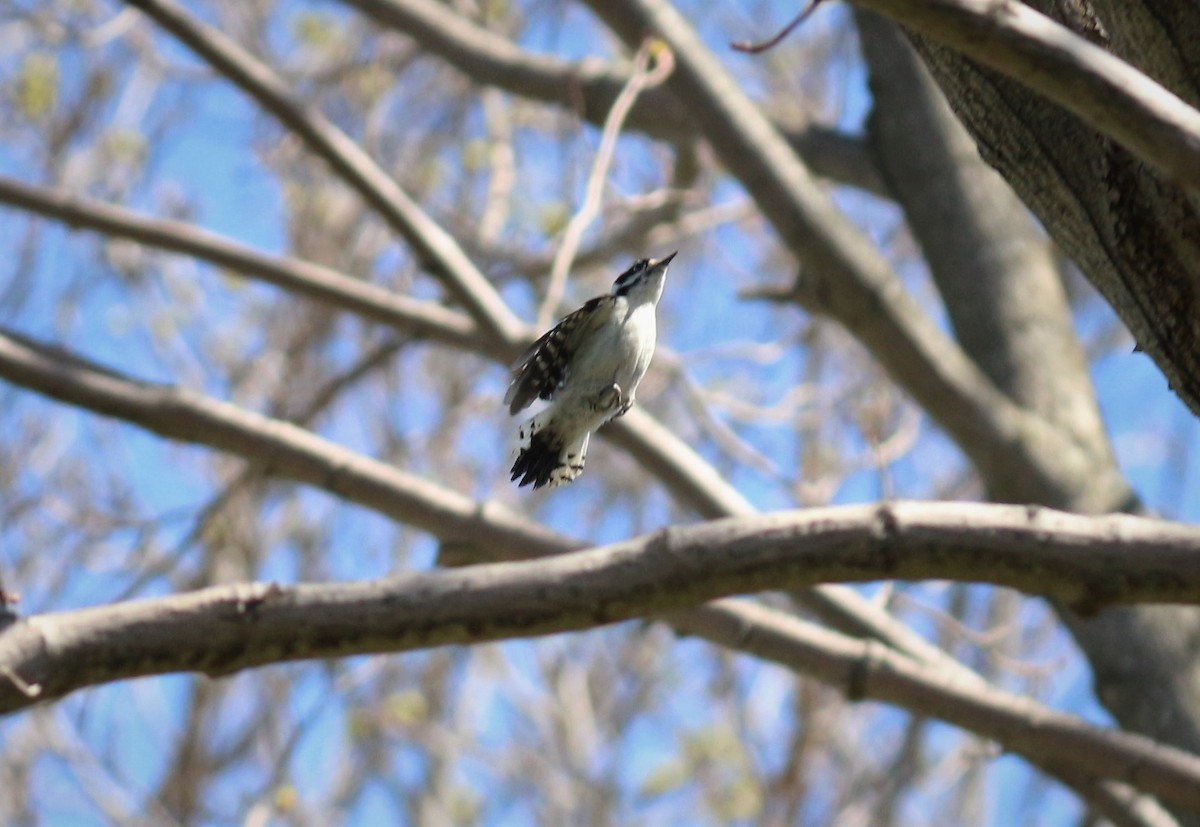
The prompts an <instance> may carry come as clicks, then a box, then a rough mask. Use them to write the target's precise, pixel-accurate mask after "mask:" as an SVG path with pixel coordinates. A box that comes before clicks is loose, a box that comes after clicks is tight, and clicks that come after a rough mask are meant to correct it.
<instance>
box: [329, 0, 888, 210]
mask: <svg viewBox="0 0 1200 827" xmlns="http://www.w3.org/2000/svg"><path fill="white" fill-rule="evenodd" d="M344 2H346V3H347V4H348V5H351V6H355V7H357V8H359V9H360V10H362V11H363V12H364V13H365V14H367V15H368V16H370V17H371V18H372V19H374V20H375V21H377V22H379V23H380V24H382V25H384V26H388V27H390V28H392V29H395V30H396V31H399V32H403V33H404V34H406V35H407V36H409V37H411V38H412V39H413V40H414V41H416V42H417V43H418V44H420V46H421V48H422V49H426V50H428V51H430V52H432V53H433V54H436V55H437V56H439V57H440V58H442V59H443V60H445V61H446V62H447V63H449V64H450V65H451V66H453V67H454V68H456V69H458V70H459V71H460V72H462V73H463V74H465V75H466V76H467V77H469V78H470V79H471V80H472V81H474V82H475V83H480V84H486V85H488V86H494V87H497V88H500V89H504V90H505V91H507V92H511V93H513V94H514V95H519V96H520V97H522V98H528V99H530V100H537V101H544V102H546V103H553V104H558V105H559V106H563V107H566V108H570V109H572V110H577V111H578V112H579V114H580V116H581V117H583V118H584V119H585V120H587V121H588V122H590V123H593V124H596V125H601V124H603V123H604V119H605V117H606V116H607V113H608V112H609V111H611V109H612V106H613V104H614V103H615V102H616V99H617V96H618V95H619V94H620V93H621V89H623V88H624V87H625V85H626V84H627V83H628V82H629V73H628V72H627V71H624V70H621V69H617V68H614V67H612V66H609V65H608V64H606V63H604V62H603V61H600V60H596V59H587V60H582V61H580V62H578V63H571V62H569V61H565V60H562V59H560V58H557V57H553V56H550V55H537V54H532V53H530V52H527V51H525V50H524V49H521V48H520V47H518V46H516V45H515V44H513V43H512V42H511V41H509V40H507V39H505V38H503V37H501V36H499V35H497V34H493V33H492V32H489V31H488V30H487V29H484V28H482V27H481V26H477V25H476V24H475V23H474V22H472V21H470V20H468V19H467V18H465V17H464V16H463V15H461V14H459V13H458V12H456V11H454V10H453V9H452V8H451V7H450V6H447V5H445V4H443V3H438V2H436V1H435V0H344ZM626 126H627V128H628V129H630V130H634V131H637V132H643V133H645V134H646V135H649V136H651V137H653V138H658V139H661V140H665V141H692V140H695V132H694V130H693V128H692V121H691V119H690V117H689V116H688V112H687V107H686V106H685V105H683V104H681V103H680V102H679V100H678V99H677V98H676V97H675V96H674V95H672V94H671V93H670V92H668V91H666V90H665V89H661V88H660V89H648V90H646V92H645V93H644V94H642V95H641V96H640V98H639V100H638V102H637V103H636V104H635V105H634V106H633V108H632V109H631V110H630V112H629V117H628V120H627V124H626ZM781 130H782V131H783V133H784V135H785V136H786V137H787V139H788V141H789V143H790V144H791V145H792V147H793V149H795V151H796V152H797V153H799V154H800V156H801V157H802V158H803V159H804V162H805V163H806V164H807V165H808V166H809V167H810V168H811V169H812V170H813V172H815V173H816V174H817V175H821V176H824V177H827V178H830V179H832V180H835V181H838V182H840V183H844V184H848V185H850V186H852V187H857V188H859V189H863V190H866V191H868V192H872V193H874V194H876V195H879V196H882V197H887V195H888V193H887V188H886V187H885V186H884V185H883V179H882V178H881V177H880V175H879V173H878V171H877V170H876V169H875V168H874V165H873V163H872V160H871V156H870V153H869V152H867V151H866V150H865V147H864V146H863V143H862V141H861V140H859V139H858V138H855V137H852V136H849V135H846V134H845V133H842V132H838V131H837V130H834V129H828V128H824V127H821V126H818V125H815V124H809V125H806V126H804V127H802V128H798V129H796V128H786V127H781Z"/></svg>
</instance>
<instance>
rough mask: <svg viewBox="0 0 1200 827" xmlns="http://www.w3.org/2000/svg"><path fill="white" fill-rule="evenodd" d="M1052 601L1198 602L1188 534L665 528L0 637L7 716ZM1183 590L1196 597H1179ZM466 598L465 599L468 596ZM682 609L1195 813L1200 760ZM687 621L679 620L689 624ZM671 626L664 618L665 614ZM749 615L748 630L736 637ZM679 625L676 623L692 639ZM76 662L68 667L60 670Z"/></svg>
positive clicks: (987, 692)
mask: <svg viewBox="0 0 1200 827" xmlns="http://www.w3.org/2000/svg"><path fill="white" fill-rule="evenodd" d="M977 571H982V572H983V573H984V576H985V577H987V578H988V579H991V580H993V581H995V582H1002V583H1006V584H1009V585H1013V584H1015V585H1024V586H1026V587H1027V588H1032V589H1035V590H1037V591H1045V590H1049V591H1051V592H1053V593H1057V594H1059V595H1060V596H1064V597H1067V596H1070V597H1076V598H1078V597H1082V596H1088V595H1089V594H1090V595H1092V596H1094V595H1095V594H1098V593H1104V596H1105V597H1106V598H1109V597H1114V596H1116V597H1119V598H1121V599H1129V598H1132V597H1135V596H1139V597H1140V596H1147V597H1150V596H1153V597H1159V596H1162V595H1167V596H1170V597H1188V598H1189V599H1191V600H1193V601H1200V530H1197V529H1195V528H1191V527H1186V526H1181V525H1178V524H1173V523H1166V522H1162V521H1157V520H1147V519H1142V518H1136V517H1130V516H1124V515H1119V516H1108V517H1081V516H1077V515H1071V514H1066V513H1061V512H1050V511H1046V510H1040V509H1027V508H1023V507H1020V506H997V505H984V504H971V503H894V504H891V505H881V506H850V507H842V508H827V509H810V510H805V511H795V512H785V513H780V514H773V515H769V516H761V517H754V518H748V519H737V520H720V521H715V522H711V523H703V524H700V525H696V526H691V527H687V528H671V529H665V530H662V531H658V532H655V533H652V534H649V535H645V536H643V537H640V538H637V539H635V540H630V541H627V542H624V543H619V544H616V545H613V546H606V547H603V548H598V549H592V550H588V551H582V552H576V553H572V554H566V555H561V556H558V557H554V558H550V559H540V560H530V561H523V562H514V563H494V564H487V565H479V566H468V567H465V568H461V569H454V570H443V571H434V572H426V573H415V574H407V575H403V576H399V577H394V578H389V579H387V580H384V581H378V582H367V583H346V584H325V585H298V586H286V587H285V586H279V585H275V584H249V585H238V586H232V587H217V588H210V589H205V590H202V591H199V592H194V593H191V594H186V595H179V596H173V597H167V598H160V599H154V600H146V601H137V602H132V603H126V604H122V605H119V606H114V607H105V608H95V609H85V610H81V611H76V612H68V613H61V614H50V615H42V616H38V617H35V618H31V619H28V620H23V621H17V622H16V623H15V624H13V625H12V626H10V627H9V628H8V629H6V630H5V631H4V632H2V633H0V673H3V674H12V675H16V676H19V678H20V681H21V684H22V686H23V687H24V690H23V691H22V689H21V687H19V686H17V685H16V684H15V683H13V682H11V681H3V682H0V710H2V711H12V710H14V709H19V708H23V707H25V706H28V705H29V704H30V703H32V702H33V701H34V697H31V695H33V696H36V698H38V699H43V698H52V697H59V696H61V695H63V694H65V693H67V692H69V691H72V690H73V689H76V688H79V687H80V686H85V685H90V684H95V683H99V682H104V681H109V680H116V679H120V678H127V677H134V676H138V675H147V674H161V673H164V672H168V671H179V670H198V671H204V672H207V673H209V674H214V675H223V674H228V673H230V672H233V671H237V670H241V669H245V668H250V667H254V666H261V665H265V664H269V663H275V662H278V661H280V660H295V659H301V658H315V657H330V656H345V655H350V654H363V653H375V652H394V651H403V650H409V649H417V648H428V647H431V646H440V645H446V644H461V643H476V642H481V641H490V640H500V639H505V638H510V637H528V636H532V635H542V634H551V633H557V632H564V631H574V630H581V629H590V628H594V627H596V626H601V625H605V624H609V623H615V622H619V621H622V620H629V619H633V618H638V617H646V616H652V615H662V614H663V613H669V612H673V611H677V610H683V609H691V608H692V607H694V606H695V605H696V604H697V603H700V602H702V601H705V600H710V599H713V598H716V597H720V596H722V595H731V594H736V593H739V592H747V591H758V590H762V589H775V588H796V587H801V586H805V585H811V584H812V583H814V582H816V581H818V580H824V579H830V578H833V577H846V578H849V579H856V580H857V579H870V578H877V577H879V576H886V577H890V576H894V575H900V576H902V577H905V576H927V575H929V574H933V575H935V576H942V575H950V576H954V575H955V574H956V573H959V574H967V573H969V576H970V579H972V580H974V579H977V577H976V574H975V572H977ZM1187 583H1191V586H1190V587H1188V586H1186V585H1185V584H1187ZM464 595H469V596H470V599H469V600H465V599H463V598H464ZM733 602H734V601H727V600H721V601H719V602H717V603H715V604H710V605H709V606H704V607H701V608H700V609H699V610H697V611H695V612H693V613H691V614H695V615H696V617H697V619H703V615H704V613H705V612H708V611H717V612H718V613H720V616H719V617H718V618H716V620H718V621H720V622H724V623H726V624H730V623H732V624H736V626H735V628H736V629H737V631H738V634H740V635H741V636H742V637H743V643H742V647H741V648H744V649H746V650H748V651H753V652H755V653H756V654H763V655H764V656H766V657H769V658H770V659H772V660H779V659H780V657H781V654H783V653H781V652H780V651H779V650H778V649H777V648H775V647H779V646H781V645H782V646H783V647H790V649H791V651H790V652H788V653H787V654H786V657H788V659H789V660H796V661H800V662H803V663H804V664H805V667H804V668H805V669H806V671H809V672H810V673H812V674H814V675H817V676H818V677H820V678H821V679H822V680H825V681H827V682H829V683H832V684H834V685H836V686H839V687H843V688H844V689H845V690H846V691H847V692H848V693H849V694H850V696H851V697H852V698H856V699H857V698H874V699H879V700H886V701H888V702H896V703H900V704H901V705H902V706H904V707H905V708H907V709H911V710H913V711H915V712H917V713H918V714H927V715H931V716H934V717H938V718H940V719H943V720H947V721H950V722H952V723H955V724H958V725H961V726H964V727H966V728H967V729H970V730H972V731H975V732H979V733H980V734H983V735H985V736H987V737H992V738H996V739H997V740H999V741H1000V742H1001V743H1002V744H1004V745H1005V746H1006V747H1008V748H1011V749H1014V750H1018V751H1020V752H1022V753H1023V754H1029V755H1031V756H1036V758H1037V760H1039V761H1061V762H1064V763H1066V764H1067V765H1068V766H1070V767H1072V768H1075V769H1078V770H1082V771H1085V772H1088V773H1092V774H1095V775H1099V776H1102V777H1107V778H1114V779H1116V780H1120V781H1122V782H1125V783H1129V784H1131V785H1133V786H1136V787H1138V788H1139V789H1143V790H1145V791H1147V792H1151V793H1153V794H1155V795H1157V796H1159V797H1161V798H1162V800H1163V801H1164V802H1168V803H1172V804H1175V805H1178V806H1182V807H1192V808H1198V809H1200V758H1197V757H1196V756H1192V755H1189V754H1187V753H1184V752H1182V751H1179V750H1175V749H1171V748H1168V747H1164V746H1162V745H1160V744H1156V743H1155V742H1153V741H1151V740H1149V739H1147V738H1144V737H1141V736H1136V735H1129V734H1127V733H1121V732H1103V731H1101V730H1098V729H1096V728H1094V727H1091V726H1088V725H1086V724H1083V723H1081V722H1080V721H1079V720H1078V719H1076V718H1074V717H1072V716H1069V715H1064V714H1060V713H1056V712H1053V711H1050V710H1048V709H1045V708H1043V707H1040V706H1039V705H1037V704H1035V703H1033V702H1031V701H1029V700H1028V699H1027V698H1024V697H1019V696H1014V695H1010V694H1008V693H1004V692H1001V691H999V690H996V689H992V688H988V687H985V686H982V685H981V684H980V683H979V682H977V681H970V680H968V681H958V680H955V679H953V678H952V677H951V678H949V679H948V676H947V675H946V673H945V672H943V671H941V670H940V669H938V668H936V667H930V666H928V665H924V664H918V663H916V662H914V661H912V660H911V659H909V658H907V657H904V656H902V655H899V654H898V653H895V652H893V651H891V650H888V649H887V648H886V647H883V646H881V645H880V644H878V643H877V642H866V643H864V642H862V641H854V640H850V639H847V638H845V637H844V636H842V635H839V634H837V633H836V632H830V631H826V630H822V629H819V628H817V627H814V626H812V625H811V624H806V623H803V622H802V621H799V620H795V619H791V618H786V617H785V616H782V615H780V614H778V613H773V612H770V611H769V610H763V609H762V608H761V607H758V606H755V605H753V604H745V603H744V602H738V603H737V605H739V606H740V608H741V611H740V612H739V613H728V612H723V609H724V607H725V606H726V605H728V604H730V603H733ZM689 616H691V615H690V614H689ZM677 617H678V616H677V615H671V616H669V617H668V618H667V619H669V620H675V619H676V618H677ZM739 618H741V619H749V620H752V621H753V622H751V623H749V624H748V625H742V624H741V623H740V622H739ZM686 627H687V618H686V617H685V618H684V624H683V628H684V629H685V630H686ZM68 663H69V664H71V668H69V669H68V668H65V664H68Z"/></svg>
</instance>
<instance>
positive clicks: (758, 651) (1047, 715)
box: [671, 599, 1200, 810]
mask: <svg viewBox="0 0 1200 827" xmlns="http://www.w3.org/2000/svg"><path fill="white" fill-rule="evenodd" d="M713 609H719V610H721V611H722V612H723V614H722V615H721V616H719V617H718V616H711V617H708V616H706V613H707V612H709V611H710V610H713ZM691 615H693V616H701V617H705V619H706V620H707V621H709V622H708V624H707V626H706V632H707V634H706V635H705V637H706V638H708V639H709V640H712V639H714V637H717V636H718V635H719V634H720V632H719V631H718V630H719V629H722V627H723V632H724V634H725V635H726V636H727V637H728V638H730V639H733V640H738V641H739V645H738V648H739V649H740V650H741V651H744V652H748V653H750V654H753V655H755V656H757V657H760V658H762V659H764V660H770V661H775V662H776V663H789V664H793V663H802V664H804V666H803V667H802V668H801V671H803V672H805V673H806V674H808V675H811V676H812V677H814V678H817V679H818V680H820V681H823V682H825V683H828V684H830V685H832V686H837V687H841V688H843V691H845V692H846V694H847V695H848V697H850V698H851V699H855V700H859V699H861V700H877V701H883V702H885V703H891V704H896V705H898V706H901V707H903V708H905V709H908V710H911V711H912V712H914V713H916V714H924V715H928V716H930V717H932V718H937V719H939V720H943V721H946V722H948V723H951V724H954V725H955V726H958V727H961V728H963V729H966V730H969V731H971V732H976V733H979V734H980V735H983V736H985V737H988V738H992V739H994V740H996V741H997V742H998V743H999V744H1000V745H1001V746H1002V747H1003V748H1004V749H1006V750H1010V751H1012V752H1015V753H1018V754H1020V755H1022V756H1026V757H1028V759H1029V760H1030V761H1031V762H1032V763H1034V764H1035V765H1037V766H1040V767H1043V768H1046V769H1047V771H1049V772H1055V771H1061V769H1062V767H1068V768H1070V769H1073V770H1076V771H1080V770H1082V771H1085V772H1086V773H1087V774H1089V775H1094V776H1100V777H1104V778H1111V779H1113V780H1117V781H1121V782H1123V783H1127V784H1129V785H1130V786H1133V787H1136V788H1138V789H1140V790H1143V791H1145V792H1149V793H1153V794H1155V795H1157V796H1158V797H1159V798H1160V799H1161V800H1162V801H1163V803H1166V804H1171V803H1177V804H1179V805H1180V806H1183V807H1189V808H1191V809H1193V810H1196V809H1200V783H1198V781H1197V776H1196V775H1195V773H1196V771H1197V770H1200V759H1198V758H1197V757H1196V756H1194V755H1192V754H1191V753H1188V752H1184V751H1183V750H1179V749H1176V748H1175V747H1170V746H1166V745H1164V744H1162V743H1160V742H1156V741H1154V740H1152V739H1149V738H1146V737H1144V736H1141V735H1133V734H1130V733H1127V732H1111V733H1109V732H1106V733H1105V734H1104V741H1103V743H1101V742H1100V741H1098V740H1095V739H1093V738H1092V737H1091V736H1092V735H1094V734H1096V733H1097V732H1098V730H1096V729H1095V728H1093V727H1091V726H1090V725H1088V724H1085V723H1083V722H1081V721H1079V720H1078V719H1075V718H1072V717H1070V716H1067V715H1063V714H1062V713H1059V712H1055V711H1052V710H1050V709H1048V708H1046V707H1044V706H1042V705H1040V704H1038V703H1037V702H1035V701H1032V700H1030V699H1029V698H1026V697H1023V696H1018V695H1011V694H1009V693H1006V692H1002V691H1000V690H997V689H992V688H988V689H984V690H981V691H976V690H975V688H973V687H972V686H971V685H970V684H969V683H961V682H959V681H958V680H957V679H954V678H948V677H947V676H946V675H945V673H943V672H941V671H940V670H939V669H938V668H936V667H930V666H926V665H922V664H917V663H914V662H913V661H911V660H908V659H906V658H903V657H897V656H896V655H894V654H892V653H889V652H885V651H883V648H882V647H881V646H880V645H879V644H878V643H876V642H874V641H863V640H857V639H854V638H847V637H844V636H842V635H839V634H838V633H836V632H831V631H829V630H828V629H824V628H822V627H820V626H817V625H815V624H811V623H805V622H804V621H803V620H801V619H799V618H796V617H790V616H787V615H783V614H780V613H778V612H771V611H770V610H769V609H766V608H764V607H763V606H761V605H760V604H757V603H753V602H751V601H747V600H732V599H727V600H718V601H714V602H712V603H708V604H706V605H704V606H701V607H700V608H698V609H696V610H694V611H693V612H692V613H691ZM671 620H672V622H675V623H676V626H677V627H678V626H679V624H678V622H676V616H672V617H671ZM793 668H795V667H793ZM1109 736H1111V738H1110V737H1109ZM1134 744H1140V745H1142V746H1140V747H1134V746H1133V745H1134ZM1130 747H1132V748H1133V749H1134V750H1135V752H1136V754H1137V755H1138V756H1139V757H1134V755H1133V754H1130V753H1128V752H1126V749H1127V748H1130ZM1093 749H1094V750H1096V751H1095V752H1091V751H1092V750H1093ZM1084 752H1089V753H1090V754H1088V755H1083V754H1082V753H1084ZM1102 754H1103V755H1105V756H1106V757H1105V758H1101V755H1102ZM1118 755H1120V756H1121V757H1117V756H1118ZM1140 756H1146V757H1147V758H1148V759H1149V760H1151V761H1154V762H1156V763H1157V761H1158V760H1159V759H1160V758H1165V757H1166V756H1171V757H1170V758H1169V759H1167V760H1168V761H1169V762H1170V764H1171V766H1173V767H1174V768H1175V769H1172V770H1170V774H1171V776H1173V780H1172V781H1169V782H1168V781H1167V776H1166V775H1159V772H1158V770H1157V769H1151V768H1150V765H1149V764H1145V765H1143V764H1142V763H1141V761H1142V760H1143V759H1142V758H1141V757H1140ZM1151 756H1157V757H1151ZM1109 757H1111V758H1112V759H1113V760H1112V761H1111V762H1110V761H1109V760H1108V759H1109Z"/></svg>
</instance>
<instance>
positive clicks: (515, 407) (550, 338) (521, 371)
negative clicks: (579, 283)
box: [504, 296, 613, 414]
mask: <svg viewBox="0 0 1200 827" xmlns="http://www.w3.org/2000/svg"><path fill="white" fill-rule="evenodd" d="M612 308H613V298H612V296H597V297H596V298H594V299H591V300H589V301H588V302H586V303H585V304H584V305H583V307H580V308H579V309H578V310H576V311H575V312H574V313H572V314H571V315H569V316H567V317H565V318H564V319H563V320H562V321H560V322H559V323H558V324H556V325H555V326H554V327H552V328H551V329H550V330H548V331H547V332H546V333H545V334H543V335H542V337H541V338H540V339H538V340H537V341H536V342H534V343H533V344H532V345H530V346H529V349H528V350H526V351H525V352H524V353H522V354H521V357H520V358H519V359H517V361H516V362H514V363H513V366H512V371H513V380H512V384H510V385H509V386H508V392H507V393H505V394H504V404H506V405H508V412H509V413H510V414H515V413H516V412H517V411H519V410H521V409H522V408H525V407H528V406H529V405H531V404H533V400H535V399H552V398H553V397H554V393H555V391H557V390H558V389H559V388H561V387H562V386H563V383H564V382H566V381H567V372H568V368H569V365H570V364H571V357H572V356H573V355H574V354H575V351H576V349H578V347H579V344H580V342H582V341H584V340H585V339H586V338H587V334H588V333H589V332H590V331H592V330H595V329H596V327H597V326H598V325H601V324H603V323H604V322H605V321H606V320H607V319H608V317H609V316H610V315H611V314H612Z"/></svg>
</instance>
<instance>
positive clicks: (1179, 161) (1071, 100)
mask: <svg viewBox="0 0 1200 827" xmlns="http://www.w3.org/2000/svg"><path fill="white" fill-rule="evenodd" d="M852 2H853V3H855V5H858V6H862V7H863V8H866V9H871V10H873V11H877V12H879V13H880V14H884V15H887V16H888V17H890V18H892V19H893V20H895V21H897V22H898V23H902V24H903V25H905V26H908V27H909V28H911V29H913V30H914V31H917V32H920V33H922V34H924V35H928V36H929V37H932V38H935V39H937V40H940V41H942V42H944V43H946V44H947V45H949V46H951V47H952V48H954V49H957V50H959V51H961V52H962V53H963V54H965V55H966V56H968V57H970V58H971V59H972V60H976V61H978V62H980V63H982V64H984V65H986V66H990V67H992V68H993V69H996V70H997V71H1000V72H1003V73H1004V74H1006V75H1009V76H1011V77H1013V78H1015V79H1016V80H1019V81H1021V82H1022V83H1024V84H1026V85H1027V86H1029V87H1030V88H1032V89H1035V90H1037V91H1038V92H1040V93H1041V94H1043V95H1045V96H1046V97H1048V98H1050V99H1051V100H1053V101H1054V102H1055V103H1057V104H1059V105H1060V106H1062V107H1064V108H1065V109H1067V110H1069V111H1071V112H1073V113H1074V114H1075V115H1077V116H1078V117H1080V118H1081V119H1082V120H1084V121H1085V122H1086V123H1088V124H1090V125H1091V126H1093V127H1094V128H1096V129H1097V130H1099V131H1100V132H1103V133H1104V134H1105V135H1108V136H1110V137H1112V138H1113V139H1115V140H1116V141H1117V142H1118V143H1120V144H1122V145H1124V146H1125V147H1126V148H1127V149H1129V150H1130V151H1131V152H1133V153H1134V154H1135V155H1137V156H1138V157H1140V158H1141V159H1142V160H1143V161H1146V162H1147V163H1150V164H1153V165H1154V166H1156V167H1158V168H1159V169H1161V170H1163V171H1164V172H1166V173H1167V174H1168V175H1169V176H1171V177H1172V178H1174V179H1175V180H1176V181H1178V182H1179V183H1181V184H1183V185H1184V186H1185V187H1188V188H1189V189H1191V190H1192V191H1193V192H1196V191H1198V190H1200V112H1197V111H1196V110H1195V109H1193V108H1192V107H1191V106H1189V105H1188V104H1187V103H1186V102H1185V101H1183V100H1182V99H1181V98H1179V97H1178V96H1176V95H1175V94H1174V93H1173V92H1171V91H1170V90H1168V89H1166V88H1164V87H1163V86H1161V85H1159V84H1158V83H1156V82H1155V81H1154V80H1152V79H1151V78H1149V77H1147V76H1146V75H1145V74H1143V73H1142V72H1140V71H1138V70H1137V69H1135V68H1134V67H1132V66H1130V65H1129V64H1128V63H1126V62H1125V61H1123V60H1121V59H1120V58H1118V57H1116V56H1115V55H1112V54H1110V53H1109V52H1106V51H1105V50H1104V49H1102V48H1101V47H1099V46H1096V45H1094V44H1092V43H1089V42H1088V41H1087V40H1086V39H1084V38H1083V37H1080V36H1079V35H1077V34H1075V33H1074V32H1072V31H1071V30H1070V29H1067V28H1066V27H1065V26H1061V25H1059V24H1058V23H1056V22H1054V21H1053V20H1051V19H1050V18H1049V17H1046V16H1045V15H1043V14H1041V13H1040V12H1038V11H1035V10H1034V9H1032V8H1030V7H1029V6H1027V5H1025V4H1024V3H1020V2H1015V0H920V2H911V0H852Z"/></svg>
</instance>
